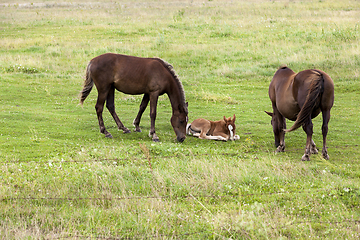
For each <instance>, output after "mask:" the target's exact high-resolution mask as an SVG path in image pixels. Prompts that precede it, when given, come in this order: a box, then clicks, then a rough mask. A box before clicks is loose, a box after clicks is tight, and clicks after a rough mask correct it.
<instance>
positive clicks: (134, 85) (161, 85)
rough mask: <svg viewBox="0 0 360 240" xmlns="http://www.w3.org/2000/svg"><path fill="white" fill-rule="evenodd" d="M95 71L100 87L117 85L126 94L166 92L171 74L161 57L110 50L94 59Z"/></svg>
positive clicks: (97, 84) (92, 64) (93, 71)
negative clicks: (110, 51) (132, 54)
mask: <svg viewBox="0 0 360 240" xmlns="http://www.w3.org/2000/svg"><path fill="white" fill-rule="evenodd" d="M90 71H91V74H92V78H93V80H94V83H95V85H96V86H97V88H106V87H108V86H110V85H112V84H113V85H114V86H115V88H116V89H117V90H119V91H121V92H123V93H126V94H143V93H150V92H155V91H157V92H159V94H163V93H164V91H165V88H166V87H167V84H166V80H167V78H169V77H171V76H170V73H169V72H168V71H167V70H166V69H165V67H164V66H163V64H162V63H161V62H160V60H159V59H156V58H140V57H135V56H128V55H122V54H114V53H106V54H103V55H100V56H97V57H95V58H93V59H92V60H91V70H90Z"/></svg>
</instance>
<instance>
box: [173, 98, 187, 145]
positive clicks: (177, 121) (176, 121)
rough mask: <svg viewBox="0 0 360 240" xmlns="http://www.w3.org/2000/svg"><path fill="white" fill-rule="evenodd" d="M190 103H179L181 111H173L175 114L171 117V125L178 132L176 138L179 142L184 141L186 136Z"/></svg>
mask: <svg viewBox="0 0 360 240" xmlns="http://www.w3.org/2000/svg"><path fill="white" fill-rule="evenodd" d="M187 107H188V103H186V107H184V106H182V105H179V109H178V110H179V111H173V115H172V117H171V125H172V127H173V129H174V132H175V134H176V139H177V140H178V141H179V142H183V141H184V140H185V138H186V125H187V123H188V120H189V119H188V109H187Z"/></svg>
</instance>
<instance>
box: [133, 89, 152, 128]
mask: <svg viewBox="0 0 360 240" xmlns="http://www.w3.org/2000/svg"><path fill="white" fill-rule="evenodd" d="M149 100H150V98H149V94H146V93H145V94H144V96H143V99H142V101H141V104H140V107H139V112H138V114H137V116H136V118H135V119H134V122H133V124H134V126H135V132H141V129H140V120H141V117H142V115H143V113H144V111H145V109H146V107H147V105H148V103H149Z"/></svg>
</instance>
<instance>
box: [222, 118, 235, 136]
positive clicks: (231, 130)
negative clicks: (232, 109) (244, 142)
mask: <svg viewBox="0 0 360 240" xmlns="http://www.w3.org/2000/svg"><path fill="white" fill-rule="evenodd" d="M235 119H236V117H235V114H234V116H233V119H231V117H229V118H226V117H225V116H224V121H225V128H226V131H227V133H228V134H229V135H230V139H231V140H232V141H233V140H234V136H235V131H236V125H235Z"/></svg>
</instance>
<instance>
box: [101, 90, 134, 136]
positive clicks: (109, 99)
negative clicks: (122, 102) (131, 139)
mask: <svg viewBox="0 0 360 240" xmlns="http://www.w3.org/2000/svg"><path fill="white" fill-rule="evenodd" d="M114 98H115V88H114V86H112V87H111V88H110V91H109V93H108V95H107V99H106V108H107V109H108V110H109V112H110V113H111V115H112V117H113V118H114V120H115V122H116V125H117V126H118V128H119V129H121V130H123V132H124V133H129V132H130V130H129V129H127V128H126V127H125V126H124V124H123V123H122V122H121V121H120V119H119V117H118V115H117V114H116V112H115V103H114Z"/></svg>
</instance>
